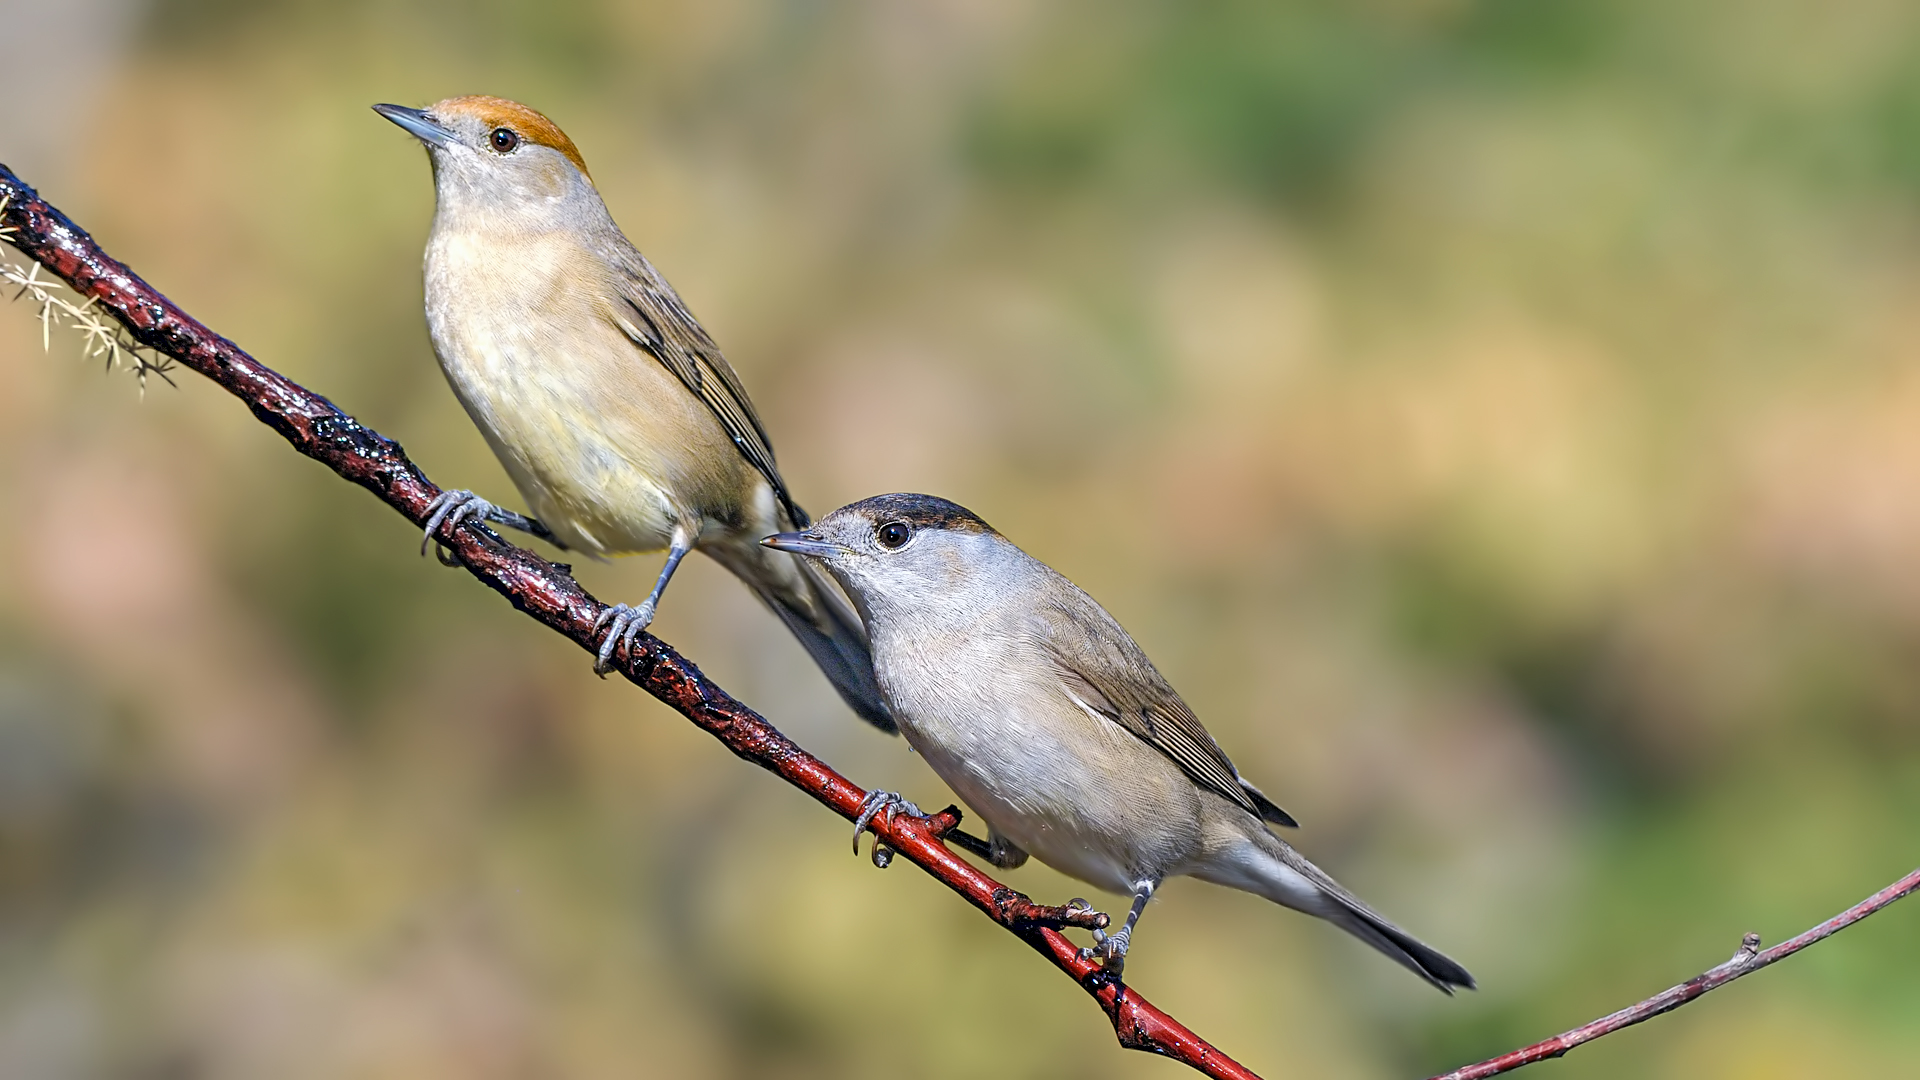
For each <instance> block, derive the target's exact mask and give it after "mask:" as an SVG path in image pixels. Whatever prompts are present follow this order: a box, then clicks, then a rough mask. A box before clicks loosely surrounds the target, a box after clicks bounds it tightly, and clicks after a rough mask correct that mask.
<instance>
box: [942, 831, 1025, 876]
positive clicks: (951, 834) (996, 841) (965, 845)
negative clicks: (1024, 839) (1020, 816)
mask: <svg viewBox="0 0 1920 1080" xmlns="http://www.w3.org/2000/svg"><path fill="white" fill-rule="evenodd" d="M945 839H946V840H948V841H950V842H952V843H954V844H958V845H959V846H960V847H961V849H963V850H965V851H968V852H971V853H972V854H974V855H978V856H980V857H981V858H983V859H985V860H987V862H988V863H989V864H990V865H993V866H996V867H998V868H1000V869H1002V870H1013V869H1015V868H1017V867H1020V866H1024V865H1026V862H1027V853H1026V852H1024V851H1022V850H1020V849H1019V848H1018V847H1015V846H1014V844H1013V842H1012V841H1011V840H1008V839H1007V838H1006V837H1004V836H1001V835H1000V834H999V833H997V832H994V831H993V830H992V829H988V830H987V838H986V839H985V840H982V839H980V838H979V837H977V836H975V835H973V834H972V833H969V832H967V831H965V830H963V829H950V830H948V832H947V835H946V837H945Z"/></svg>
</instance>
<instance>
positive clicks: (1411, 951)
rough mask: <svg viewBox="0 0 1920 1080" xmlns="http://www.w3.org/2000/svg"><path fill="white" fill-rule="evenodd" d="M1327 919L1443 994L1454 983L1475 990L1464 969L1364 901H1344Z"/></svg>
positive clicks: (1448, 992)
mask: <svg viewBox="0 0 1920 1080" xmlns="http://www.w3.org/2000/svg"><path fill="white" fill-rule="evenodd" d="M1343 891H1344V890H1343ZM1336 899H1343V900H1351V899H1352V898H1351V896H1348V897H1344V898H1341V897H1336ZM1355 905H1357V906H1355ZM1328 921H1330V922H1332V923H1333V924H1334V925H1335V926H1338V927H1339V928H1340V929H1342V930H1345V931H1346V932H1347V933H1349V934H1352V935H1353V936H1354V937H1357V938H1359V939H1360V940H1361V941H1364V942H1366V943H1367V944H1369V945H1371V946H1373V947H1374V948H1376V949H1379V950H1380V951H1381V952H1383V953H1385V954H1387V956H1388V957H1390V958H1391V959H1393V960H1396V961H1398V962H1399V963H1400V964H1401V965H1402V966H1404V967H1405V968H1406V969H1407V970H1408V971H1411V972H1413V973H1414V974H1415V975H1418V976H1420V977H1421V978H1423V979H1425V980H1427V981H1428V982H1430V983H1432V984H1433V985H1434V986H1435V987H1438V988H1439V989H1440V991H1441V992H1442V993H1447V994H1451V993H1453V988H1454V987H1456V986H1464V987H1466V988H1467V989H1469V990H1472V989H1474V982H1473V976H1472V975H1471V974H1470V973H1468V971H1467V969H1466V968H1463V967H1461V966H1460V965H1459V964H1457V963H1455V962H1454V961H1453V960H1452V959H1450V958H1448V957H1447V956H1444V955H1442V954H1441V953H1440V952H1439V951H1437V950H1435V949H1434V948H1432V947H1431V946H1428V945H1425V944H1423V943H1421V941H1420V940H1419V939H1417V938H1415V937H1414V936H1413V935H1412V934H1409V933H1407V932H1406V931H1405V930H1402V929H1400V928H1399V927H1397V926H1395V925H1393V924H1392V923H1390V922H1388V921H1387V920H1385V919H1383V918H1381V917H1380V916H1379V915H1377V914H1375V913H1374V912H1373V911H1372V910H1371V909H1369V908H1368V907H1367V906H1366V905H1365V904H1360V903H1358V901H1355V902H1354V904H1352V905H1349V904H1345V903H1343V904H1342V905H1341V909H1340V911H1339V913H1337V914H1333V915H1329V916H1328Z"/></svg>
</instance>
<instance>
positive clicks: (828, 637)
mask: <svg viewBox="0 0 1920 1080" xmlns="http://www.w3.org/2000/svg"><path fill="white" fill-rule="evenodd" d="M775 557H776V558H783V559H784V558H791V556H785V555H779V556H775ZM793 563H794V565H796V566H798V567H799V568H800V575H801V578H802V579H803V580H804V581H805V582H806V588H805V594H806V595H805V597H804V598H803V599H802V598H789V597H785V596H782V595H780V594H779V593H777V592H775V591H773V590H771V589H764V588H758V587H756V588H755V590H754V591H755V592H757V593H759V595H760V599H762V600H764V601H766V604H767V606H768V607H770V608H772V609H773V613H774V614H775V615H778V616H780V621H781V622H783V623H786V624H787V629H788V630H791V631H793V636H794V637H796V638H799V639H800V644H801V645H802V646H803V647H804V648H805V649H806V650H807V653H808V655H810V656H812V657H813V662H814V663H816V664H818V665H820V671H821V673H822V674H824V675H826V677H827V681H828V682H830V683H832V684H833V688H834V689H835V690H838V691H839V692H840V699H841V700H842V701H845V702H846V703H847V707H848V708H850V709H852V710H853V711H854V712H855V713H857V714H858V715H859V717H860V719H862V720H865V721H866V722H867V723H869V724H872V725H873V726H874V727H877V728H879V729H880V730H881V731H884V732H886V733H887V734H889V735H892V734H895V733H897V732H898V731H899V730H900V729H899V727H898V726H897V725H895V724H894V722H893V714H892V713H890V712H888V711H887V706H886V702H885V701H883V700H882V699H881V697H880V687H879V685H878V684H876V683H875V682H874V680H873V648H872V646H871V645H869V644H868V643H867V630H866V627H864V626H862V625H861V623H860V616H859V615H857V614H855V613H854V610H853V607H852V605H850V604H848V603H847V601H846V598H845V597H843V596H841V595H840V590H838V589H836V588H834V586H833V583H832V582H831V581H828V580H827V578H826V576H825V575H824V574H823V573H822V572H821V571H820V570H819V569H817V568H816V567H814V566H813V564H811V563H809V562H807V561H806V560H804V559H794V560H793ZM749 584H751V582H749ZM801 604H805V605H806V606H807V607H808V608H811V609H812V610H806V609H805V608H803V607H801Z"/></svg>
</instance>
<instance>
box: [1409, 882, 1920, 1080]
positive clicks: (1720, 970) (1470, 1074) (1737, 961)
mask: <svg viewBox="0 0 1920 1080" xmlns="http://www.w3.org/2000/svg"><path fill="white" fill-rule="evenodd" d="M1916 890H1920V870H1915V871H1914V872H1913V873H1911V874H1908V875H1907V876H1906V877H1903V878H1901V879H1900V880H1899V881H1896V882H1894V883H1893V884H1891V885H1889V886H1887V887H1886V888H1884V889H1881V890H1880V891H1879V892H1877V893H1874V894H1873V895H1872V896H1869V897H1867V898H1866V899H1865V900H1862V901H1860V902H1859V903H1858V904H1855V905H1853V906H1852V907H1850V908H1848V909H1847V910H1845V911H1843V912H1841V913H1840V914H1838V915H1835V916H1834V917H1833V918H1831V919H1828V920H1827V921H1826V922H1823V923H1821V924H1820V925H1819V926H1816V927H1814V928H1813V929H1811V930H1808V931H1807V932H1806V933H1804V934H1801V935H1800V936H1799V937H1796V938H1790V939H1788V940H1786V941H1783V942H1781V943H1780V944H1778V945H1775V946H1774V947H1773V948H1771V949H1765V950H1763V949H1761V948H1760V935H1759V934H1748V935H1747V936H1746V938H1745V939H1744V940H1743V941H1741V943H1740V949H1739V951H1738V952H1735V953H1734V954H1733V956H1732V958H1731V959H1729V960H1728V961H1727V962H1726V963H1724V964H1720V965H1718V966H1716V967H1713V968H1709V969H1708V970H1707V971H1706V972H1704V973H1702V974H1700V975H1696V976H1694V977H1693V978H1691V979H1688V980H1687V981H1686V982H1683V983H1681V984H1680V985H1678V986H1672V987H1668V988H1667V989H1665V990H1662V991H1661V992H1659V993H1657V994H1655V995H1653V996H1652V997H1650V998H1648V999H1647V1000H1645V1001H1642V1002H1640V1003H1639V1004H1637V1005H1629V1006H1628V1007H1626V1008H1624V1009H1621V1010H1620V1011H1619V1012H1616V1013H1611V1014H1609V1015H1607V1016H1603V1017H1601V1018H1600V1019H1598V1020H1595V1021H1594V1022H1593V1023H1591V1024H1586V1025H1584V1026H1582V1027H1577V1028H1574V1029H1573V1030H1572V1031H1566V1032H1562V1033H1560V1034H1558V1035H1555V1036H1554V1037H1553V1038H1551V1039H1546V1040H1543V1041H1541V1042H1537V1043H1534V1044H1533V1045H1532V1046H1523V1047H1521V1048H1520V1049H1518V1050H1510V1051H1508V1052H1507V1053H1504V1054H1501V1055H1500V1056H1499V1057H1495V1058H1488V1059H1487V1060H1485V1061H1482V1062H1480V1063H1478V1064H1475V1065H1466V1066H1462V1067H1461V1068H1458V1069H1455V1070H1453V1071H1452V1072H1450V1073H1445V1074H1443V1075H1441V1076H1436V1077H1433V1078H1432V1080H1480V1078H1481V1077H1486V1076H1498V1075H1500V1074H1501V1073H1507V1072H1512V1071H1513V1070H1515V1069H1518V1068H1520V1067H1522V1066H1525V1065H1531V1064H1533V1063H1534V1062H1536V1061H1545V1060H1546V1059H1548V1058H1557V1057H1559V1056H1561V1055H1562V1054H1565V1053H1566V1052H1567V1051H1569V1050H1571V1049H1573V1048H1574V1047H1576V1046H1579V1045H1581V1044H1582V1043H1589V1042H1592V1041H1593V1040H1595V1039H1597V1038H1599V1037H1601V1036H1602V1035H1611V1034H1613V1033H1614V1032H1616V1031H1619V1030H1620V1029H1621V1028H1626V1027H1632V1026H1633V1025H1635V1024H1638V1023H1640V1022H1641V1021H1644V1020H1651V1019H1653V1018H1654V1017H1656V1016H1659V1015H1660V1014H1661V1013H1667V1012H1672V1011H1673V1010H1675V1009H1677V1008H1679V1007H1680V1006H1682V1005H1685V1004H1686V1003H1687V1002H1689V1001H1692V1000H1693V999H1694V998H1697V997H1699V996H1700V995H1701V994H1704V993H1706V992H1707V991H1709V990H1715V989H1718V988H1720V987H1722V986H1725V985H1727V984H1728V983H1730V982H1732V981H1733V980H1735V979H1737V978H1739V977H1741V976H1742V975H1750V974H1752V973H1753V972H1756V971H1759V970H1760V969H1761V968H1763V967H1766V966H1767V965H1768V964H1772V963H1776V962H1778V961H1781V960H1785V959H1786V958H1787V957H1789V956H1792V955H1793V954H1794V953H1797V952H1799V951H1800V950H1801V949H1804V948H1806V947H1807V946H1809V945H1812V944H1813V943H1814V942H1817V941H1824V940H1826V939H1827V938H1829V937H1832V936H1833V935H1834V934H1837V933H1839V932H1840V931H1842V930H1845V929H1846V928H1847V927H1849V926H1852V925H1853V924H1854V923H1857V922H1859V921H1860V920H1861V919H1864V918H1866V917H1867V916H1869V915H1871V914H1873V913H1874V912H1876V911H1879V910H1880V909H1881V908H1883V907H1886V906H1887V905H1888V904H1891V903H1893V902H1894V901H1895V900H1898V899H1900V898H1901V897H1904V896H1906V895H1908V894H1910V893H1913V892H1915V891H1916Z"/></svg>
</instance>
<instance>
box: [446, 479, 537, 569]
mask: <svg viewBox="0 0 1920 1080" xmlns="http://www.w3.org/2000/svg"><path fill="white" fill-rule="evenodd" d="M469 520H471V521H490V522H492V523H493V524H495V525H504V526H506V527H507V528H509V529H518V530H520V531H521V532H523V533H526V534H527V535H529V536H536V537H539V538H540V539H542V540H545V541H546V542H547V543H549V544H552V545H553V546H554V547H557V548H559V549H560V550H562V551H565V550H566V549H567V545H565V544H563V543H561V542H560V541H559V540H557V539H555V538H554V535H553V530H551V529H549V528H547V527H546V525H545V524H544V523H542V522H541V521H540V520H539V519H538V518H530V517H527V516H526V515H524V514H516V513H514V512H513V511H511V510H507V509H503V508H501V507H498V506H495V505H493V504H492V503H490V502H488V501H487V500H485V499H483V498H481V497H480V496H478V495H475V494H474V493H473V492H471V491H467V490H464V489H461V490H456V491H443V492H441V493H440V494H438V495H435V496H434V497H433V501H432V502H430V503H428V504H427V528H426V535H424V536H423V537H421V539H420V554H422V555H425V554H426V553H427V545H429V544H431V543H433V534H434V533H437V532H439V531H440V526H441V525H442V524H446V525H449V526H450V527H453V528H459V526H460V523H461V522H463V521H469Z"/></svg>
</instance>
